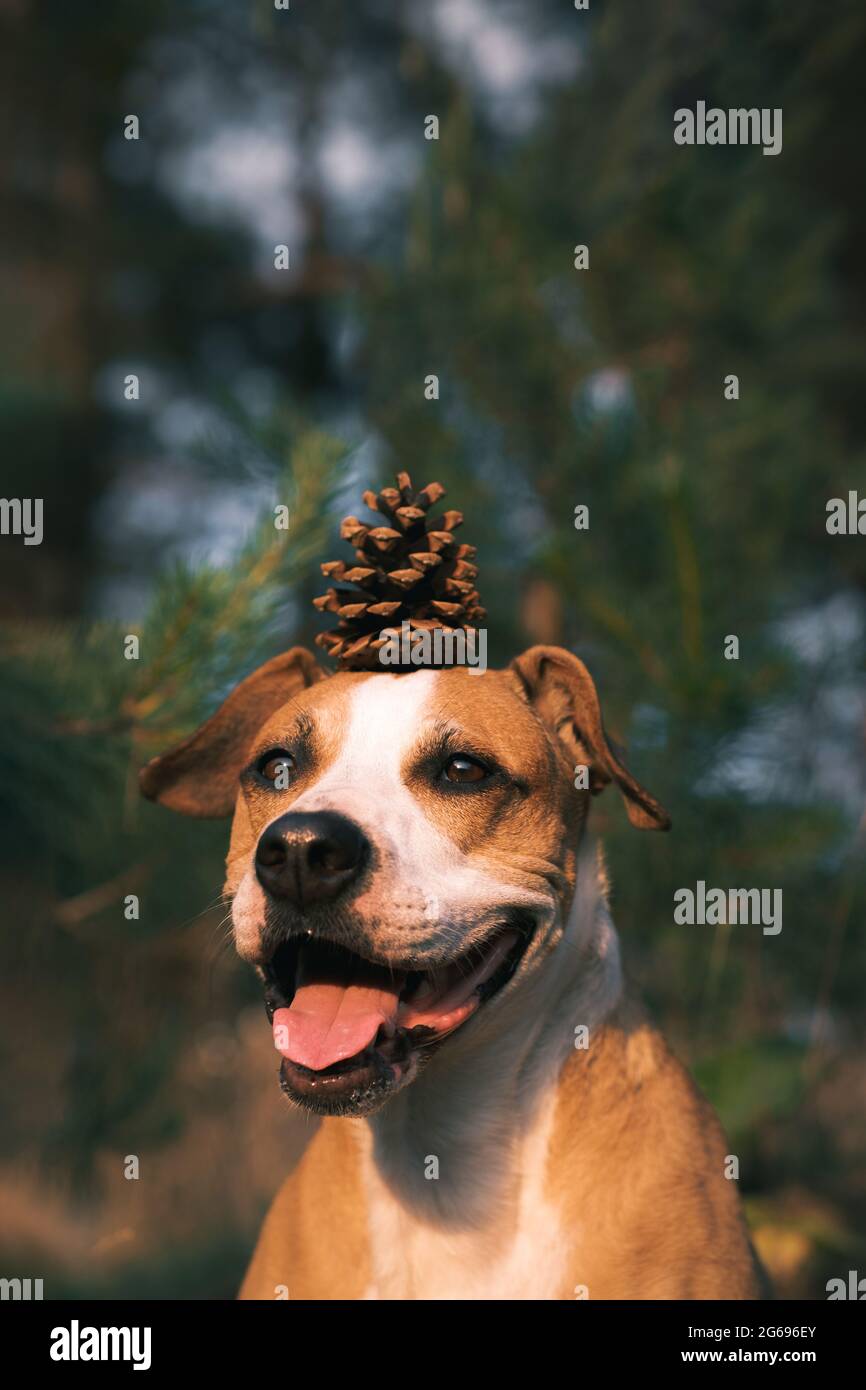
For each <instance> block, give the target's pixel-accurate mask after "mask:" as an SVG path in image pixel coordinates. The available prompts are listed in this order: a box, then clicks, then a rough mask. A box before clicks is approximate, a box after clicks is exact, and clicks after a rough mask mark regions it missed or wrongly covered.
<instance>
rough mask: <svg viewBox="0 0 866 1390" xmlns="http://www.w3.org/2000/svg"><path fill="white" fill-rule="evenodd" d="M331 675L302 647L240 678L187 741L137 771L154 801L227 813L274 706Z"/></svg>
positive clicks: (190, 812)
mask: <svg viewBox="0 0 866 1390" xmlns="http://www.w3.org/2000/svg"><path fill="white" fill-rule="evenodd" d="M326 675H327V672H326V671H323V670H322V668H321V667H320V666H318V665H317V664H316V661H315V659H314V658H313V656H312V654H311V653H310V652H308V651H307V650H306V649H305V648H304V647H292V649H291V651H288V652H282V653H281V655H280V656H275V657H273V658H272V659H271V660H270V661H266V662H265V664H264V666H260V667H259V668H258V670H256V671H253V673H252V675H250V676H247V678H246V680H242V681H241V683H240V685H239V686H237V687H236V688H235V689H234V690H233V691H232V693H231V695H229V696H228V698H227V699H225V700H224V701H223V703H222V704H221V705H220V707H219V709H218V710H217V712H216V714H214V715H212V716H211V718H210V719H208V721H207V722H206V723H205V724H202V726H201V728H200V729H197V730H196V732H195V733H194V734H192V735H191V736H190V737H189V738H187V739H184V741H183V743H178V744H177V745H176V746H175V747H174V748H170V749H169V750H168V752H166V753H161V754H160V756H159V757H158V758H151V760H150V762H149V763H147V764H146V766H145V767H143V768H142V769H141V771H140V772H139V774H138V784H139V786H140V788H141V790H142V792H143V794H144V795H145V796H146V797H148V798H149V800H151V801H159V802H161V803H162V805H163V806H169V807H170V808H171V810H172V811H182V812H183V814H184V815H187V816H227V815H229V814H230V812H231V811H232V810H233V808H234V804H235V798H236V796H237V791H238V775H239V773H240V771H241V769H242V767H243V765H244V759H245V756H246V751H247V748H248V747H249V745H250V742H251V740H252V739H253V737H254V735H255V734H256V732H257V730H258V729H259V728H260V727H261V725H262V724H263V723H264V722H265V720H266V719H267V718H268V716H269V715H271V714H273V712H274V710H276V709H279V707H280V705H284V704H286V702H287V701H289V700H291V698H292V696H293V695H297V694H298V692H299V691H301V690H304V689H305V688H306V687H307V686H309V685H313V684H315V682H316V681H320V680H323V679H324V678H325V677H326Z"/></svg>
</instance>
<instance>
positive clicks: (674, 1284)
mask: <svg viewBox="0 0 866 1390" xmlns="http://www.w3.org/2000/svg"><path fill="white" fill-rule="evenodd" d="M284 745H290V746H291V747H293V748H294V747H297V748H298V749H299V751H300V757H299V760H298V773H297V776H296V778H295V779H294V781H293V782H292V784H291V786H290V787H288V788H286V789H285V790H283V791H279V792H277V791H275V790H274V789H272V788H269V787H268V786H266V785H262V783H261V779H259V780H258V781H257V780H256V778H255V777H251V776H250V775H249V773H248V772H246V773H245V772H244V768H245V767H246V768H247V769H249V767H250V766H252V765H253V764H254V762H255V760H256V759H258V758H260V757H261V756H262V755H264V754H265V753H267V752H269V751H270V750H273V749H274V748H278V747H280V746H284ZM452 746H459V747H460V748H461V751H462V752H464V753H467V754H469V755H470V756H472V755H474V756H475V757H476V758H480V759H481V760H482V761H484V760H485V759H487V760H488V761H490V760H492V762H493V764H494V765H496V766H497V767H498V768H499V769H500V770H502V772H501V775H499V776H498V777H497V778H496V780H494V781H492V782H491V783H490V785H489V786H487V787H486V788H485V790H484V793H483V794H482V795H471V794H467V795H462V796H458V797H455V796H452V795H448V794H446V792H445V790H444V789H443V787H442V785H441V780H440V779H439V777H438V775H432V774H431V770H430V768H431V760H433V761H434V762H435V758H436V757H437V756H439V755H438V754H436V753H435V750H436V749H437V748H441V747H452ZM431 750H433V751H431ZM578 762H581V763H586V764H587V766H588V767H589V768H590V773H591V781H590V790H584V789H577V788H575V786H574V781H573V773H574V767H575V764H576V763H578ZM239 776H240V779H241V781H240V785H241V790H240V792H239V793H238V794H237V799H236V805H235V819H234V824H233V827H232V837H231V845H230V849H229V854H228V860H227V875H226V890H227V892H228V894H229V895H230V896H231V897H232V899H233V909H232V912H233V921H234V931H235V940H236V944H237V949H238V951H239V953H240V954H241V955H242V956H243V957H244V958H245V959H246V960H248V961H250V962H252V963H254V964H256V965H258V966H262V965H264V964H265V963H266V962H267V961H268V960H269V959H270V956H271V954H272V953H273V951H274V949H275V946H276V943H277V942H278V941H279V940H280V939H283V938H284V937H285V934H286V933H292V932H297V931H298V930H299V929H307V928H308V927H309V929H310V930H312V926H311V925H310V924H311V923H313V924H315V929H316V930H321V931H323V932H324V934H325V935H326V936H327V937H328V938H329V939H331V940H332V941H335V942H337V943H341V944H344V945H346V946H347V947H348V948H349V949H351V950H353V951H355V952H357V953H359V954H361V955H363V956H366V957H367V958H369V959H374V960H377V961H379V962H382V963H393V964H394V965H396V966H397V967H399V968H412V969H422V970H423V969H427V968H430V967H432V966H435V965H437V964H439V963H441V962H448V961H451V960H455V959H460V958H462V957H463V956H464V955H465V953H466V952H467V951H468V950H469V949H474V948H475V947H476V946H483V944H484V942H485V941H487V940H489V937H490V933H491V931H495V930H496V928H497V925H501V923H502V921H503V914H504V913H505V912H506V911H507V910H511V911H520V912H523V913H528V914H530V916H531V918H532V920H533V922H534V933H533V935H532V938H531V941H530V943H529V945H528V947H527V949H526V950H525V952H524V954H523V956H522V958H521V960H520V963H519V965H518V967H517V970H516V972H515V973H514V975H513V977H512V978H511V979H510V980H509V981H508V982H507V983H506V984H505V985H504V986H503V987H502V988H501V989H500V990H499V992H498V993H497V994H495V996H494V997H493V998H492V999H491V1000H490V1001H489V1002H488V1003H484V1004H482V1005H481V1006H480V1008H479V1009H478V1011H477V1012H476V1013H475V1015H474V1016H473V1017H471V1018H470V1019H469V1020H468V1022H465V1023H464V1024H463V1025H462V1026H461V1027H460V1028H458V1029H457V1030H456V1032H454V1033H453V1034H452V1035H451V1036H450V1037H447V1038H446V1039H445V1040H444V1042H443V1043H442V1045H441V1046H440V1047H439V1048H438V1049H436V1050H435V1051H434V1053H433V1055H432V1057H431V1058H430V1059H429V1061H428V1062H427V1063H426V1065H424V1064H423V1062H422V1061H420V1060H417V1059H416V1060H415V1061H413V1063H412V1064H411V1066H409V1067H407V1069H406V1072H405V1075H404V1076H403V1077H402V1079H401V1081H400V1084H399V1085H398V1086H397V1087H396V1089H394V1090H392V1091H391V1093H390V1094H389V1096H388V1098H387V1099H386V1100H385V1102H384V1104H383V1105H382V1106H381V1107H380V1108H379V1109H378V1110H374V1111H372V1112H371V1113H369V1114H368V1115H366V1116H365V1118H346V1117H341V1118H328V1119H325V1120H324V1121H323V1122H322V1123H321V1124H320V1125H319V1127H318V1129H317V1131H316V1133H315V1135H314V1137H313V1139H312V1142H311V1143H310V1145H309V1147H308V1148H307V1150H306V1152H305V1154H304V1156H303V1158H302V1160H301V1162H300V1163H299V1165H298V1167H297V1169H296V1170H295V1172H294V1173H293V1174H292V1175H291V1176H290V1178H289V1179H288V1180H287V1181H286V1183H285V1184H284V1185H283V1187H282V1188H281V1189H280V1192H279V1194H278V1196H277V1198H276V1200H275V1201H274V1204H273V1206H272V1208H271V1210H270V1212H269V1214H268V1217H267V1219H266V1221H265V1224H264V1227H263V1229H262V1233H261V1236H260V1239H259V1242H258V1245H257V1248H256V1251H255V1254H254V1256H253V1259H252V1263H251V1265H250V1268H249V1271H248V1273H247V1276H246V1278H245V1280H244V1283H243V1287H242V1290H241V1295H240V1296H241V1297H242V1298H244V1299H275V1298H282V1297H286V1296H287V1297H289V1298H290V1299H364V1298H377V1299H448V1298H461V1299H462V1298H466V1299H484V1298H491V1299H570V1300H571V1299H576V1298H577V1299H583V1298H589V1299H590V1300H593V1299H606V1298H617V1299H656V1298H664V1299H692V1298H753V1297H759V1296H761V1295H762V1293H763V1286H762V1282H761V1273H760V1270H759V1269H758V1267H757V1264H756V1262H755V1259H754V1256H753V1253H752V1249H751V1246H750V1243H749V1239H748V1235H747V1232H746V1229H745V1225H744V1221H743V1217H742V1214H741V1211H740V1206H739V1199H738V1195H737V1191H736V1187H737V1184H736V1182H735V1181H732V1180H730V1179H728V1178H726V1177H725V1156H726V1144H725V1140H724V1137H723V1135H722V1132H721V1130H720V1128H719V1125H718V1122H717V1121H716V1119H715V1116H714V1115H713V1113H712V1110H711V1109H710V1107H709V1105H708V1104H707V1103H706V1101H705V1100H704V1099H703V1098H702V1097H701V1096H700V1095H699V1093H698V1092H697V1090H696V1089H695V1087H694V1085H693V1084H692V1082H691V1081H690V1079H689V1078H688V1076H687V1074H686V1073H685V1071H684V1070H683V1068H682V1067H681V1066H680V1064H679V1063H678V1062H677V1061H676V1060H675V1059H674V1058H673V1056H672V1055H671V1054H670V1052H669V1051H668V1049H667V1048H666V1046H665V1044H664V1042H663V1041H662V1039H661V1037H660V1036H659V1034H658V1033H657V1032H656V1031H655V1030H654V1029H653V1028H652V1027H651V1026H650V1025H649V1024H648V1023H647V1022H646V1020H645V1019H644V1018H643V1016H642V1015H641V1014H640V1012H639V1010H637V1009H636V1008H635V1007H634V1006H633V1005H631V1004H629V1003H628V1002H627V1001H626V999H625V996H624V993H623V986H622V978H621V969H620V962H619V947H618V941H617V935H616V931H615V929H614V926H613V923H612V921H611V918H610V913H609V910H608V905H607V892H606V888H607V885H606V876H605V873H604V868H603V864H602V863H601V860H600V858H599V856H598V854H597V852H596V850H595V848H594V847H593V845H592V844H591V842H590V840H589V839H588V838H587V837H586V836H585V833H584V832H585V823H586V818H587V811H588V806H589V800H590V791H592V792H597V791H600V790H601V789H602V788H603V787H604V786H605V785H606V784H608V783H614V784H615V785H616V786H617V788H618V789H619V791H620V792H621V794H622V796H623V799H624V802H625V806H626V810H627V812H628V815H629V818H630V819H631V821H632V823H633V824H634V825H635V826H638V827H639V828H642V829H649V828H654V829H665V828H667V826H668V824H669V820H668V817H667V814H666V812H665V811H664V809H663V808H662V807H661V806H660V805H659V804H658V802H657V801H655V799H654V798H653V797H652V796H651V795H650V794H649V792H647V791H646V789H645V788H643V787H642V786H641V785H640V784H639V783H638V782H637V781H635V779H634V778H633V777H632V776H631V774H630V773H629V772H628V771H627V769H626V768H625V767H624V766H623V765H622V763H621V762H620V761H619V759H618V757H617V756H616V754H615V753H614V751H613V749H612V748H611V746H610V744H609V743H608V740H607V737H606V734H605V732H604V727H603V723H602V718H601V710H600V705H599V702H598V698H597V695H596V692H595V686H594V685H593V683H592V680H591V678H590V676H589V673H588V672H587V670H586V668H585V667H584V666H583V664H582V663H581V662H580V661H579V660H578V659H577V658H576V657H574V656H573V655H572V654H570V653H568V652H564V651H560V650H558V649H556V648H548V647H538V648H533V649H532V650H531V651H529V652H527V653H524V655H523V656H521V657H519V658H518V659H517V660H516V661H515V662H514V663H513V664H512V666H511V667H510V668H509V669H508V670H506V671H490V672H487V673H485V674H483V675H475V676H473V675H470V674H468V673H467V672H466V671H461V670H453V671H439V672H433V671H419V672H417V673H413V674H408V675H401V676H396V675H377V674H375V673H370V674H364V675H361V674H341V675H338V676H334V677H331V678H329V679H327V680H324V679H321V678H320V676H319V674H318V673H317V672H316V670H315V669H314V667H313V665H312V664H311V659H310V658H309V657H308V654H305V653H303V652H302V651H300V649H295V650H294V651H293V652H291V653H288V654H287V655H286V656H285V657H284V658H277V659H275V661H274V662H271V663H268V665H267V666H266V667H263V668H261V669H260V671H259V672H257V673H254V674H253V675H252V676H250V677H248V678H247V680H246V681H245V682H244V683H243V685H242V686H241V687H239V688H238V690H237V691H236V692H234V694H233V695H232V696H230V697H229V700H228V701H227V702H226V705H225V706H224V707H223V710H222V711H220V712H218V714H217V715H215V716H214V718H213V719H212V720H211V721H209V722H208V724H207V725H205V726H204V727H203V729H202V730H200V731H199V733H198V734H196V735H194V736H193V738H192V739H190V740H187V741H186V742H185V743H184V744H183V745H181V746H180V748H178V749H175V750H172V751H171V752H169V753H168V754H166V755H164V756H163V758H161V759H155V760H154V761H153V762H152V763H151V764H149V765H148V768H147V769H146V770H145V773H144V775H143V785H144V788H145V791H146V793H147V794H148V795H152V796H155V797H157V798H158V799H161V800H163V801H165V802H166V803H167V804H169V805H174V806H176V807H179V808H180V809H183V810H186V811H187V812H190V813H192V814H217V813H219V810H220V808H223V807H224V806H225V804H226V801H227V798H230V793H231V790H232V788H233V787H234V786H237V783H238V777H239ZM289 810H291V811H293V812H294V811H298V812H304V813H309V812H318V811H323V810H327V811H333V812H337V813H339V814H341V815H344V816H346V817H348V818H350V819H351V820H352V821H354V822H355V823H356V824H357V825H358V826H360V827H362V828H363V831H364V833H365V835H367V836H368V837H369V839H370V841H371V843H372V844H373V845H374V846H375V851H376V866H375V872H374V873H371V874H369V875H367V876H366V878H364V879H363V880H362V881H361V882H359V885H358V886H357V888H356V889H355V891H354V892H353V893H352V894H351V895H350V896H349V897H348V900H347V901H345V902H337V903H336V904H335V905H334V907H333V909H328V910H327V912H325V913H324V914H323V915H321V916H320V917H318V918H315V917H302V918H300V920H299V919H298V918H297V915H295V916H294V917H292V916H291V914H288V915H287V913H286V911H285V909H281V908H280V905H279V904H278V903H274V902H268V901H267V900H266V895H265V892H264V890H263V888H262V885H261V883H260V882H259V879H258V876H257V873H256V869H255V864H254V855H255V847H256V844H257V842H258V839H259V837H260V836H261V834H262V832H263V831H264V830H265V829H266V828H267V827H268V826H269V825H271V824H272V823H273V821H274V820H275V818H276V817H279V816H282V815H284V814H285V813H286V812H287V811H289ZM281 912H282V916H281V915H280V914H281ZM281 933H282V936H281ZM407 962H408V963H409V964H408V965H407ZM576 1030H577V1031H581V1030H588V1039H589V1045H588V1047H586V1048H585V1049H583V1048H582V1047H578V1046H576V1045H575V1044H576ZM433 1168H435V1172H433V1171H432V1169H433Z"/></svg>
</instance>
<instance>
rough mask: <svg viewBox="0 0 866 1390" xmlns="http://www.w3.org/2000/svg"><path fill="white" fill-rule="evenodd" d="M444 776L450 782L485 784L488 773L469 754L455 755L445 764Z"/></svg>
mask: <svg viewBox="0 0 866 1390" xmlns="http://www.w3.org/2000/svg"><path fill="white" fill-rule="evenodd" d="M442 775H443V776H444V777H445V778H446V780H447V781H449V782H483V781H484V779H485V777H487V775H488V773H487V768H486V767H484V766H483V765H482V764H481V763H479V762H476V760H475V759H474V758H470V757H469V755H468V754H467V753H455V755H454V757H453V758H449V759H448V762H447V763H446V764H445V767H444V768H443V770H442Z"/></svg>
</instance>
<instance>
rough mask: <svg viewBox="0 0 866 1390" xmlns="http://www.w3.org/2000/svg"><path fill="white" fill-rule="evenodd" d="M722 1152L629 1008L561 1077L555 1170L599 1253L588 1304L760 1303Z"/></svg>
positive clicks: (709, 1120)
mask: <svg viewBox="0 0 866 1390" xmlns="http://www.w3.org/2000/svg"><path fill="white" fill-rule="evenodd" d="M727 1150H728V1145H727V1143H726V1141H725V1136H724V1133H723V1130H722V1127H721V1125H720V1124H719V1121H718V1119H717V1117H716V1115H715V1113H714V1111H713V1109H712V1107H711V1105H710V1104H709V1102H708V1101H707V1100H706V1099H705V1097H704V1096H702V1095H701V1093H700V1091H699V1090H698V1088H697V1086H696V1085H695V1083H694V1082H693V1081H692V1079H691V1077H690V1076H689V1074H688V1072H687V1071H686V1069H685V1067H684V1066H683V1065H682V1064H681V1063H680V1062H679V1060H678V1059H677V1058H676V1057H675V1056H674V1054H673V1052H672V1051H671V1050H670V1048H669V1047H668V1045H667V1043H666V1042H665V1040H664V1039H663V1037H662V1036H661V1034H660V1033H659V1031H658V1030H657V1029H656V1028H655V1027H654V1026H653V1025H652V1024H651V1022H650V1021H649V1019H648V1018H647V1016H646V1014H645V1012H644V1011H643V1009H642V1008H641V1007H640V1006H639V1005H638V1004H636V1003H635V1002H633V1001H631V1000H628V999H627V1000H625V1001H623V1002H622V1003H621V1004H620V1005H619V1006H618V1007H617V1009H616V1010H615V1011H614V1012H613V1013H612V1014H611V1015H610V1016H609V1017H608V1018H607V1019H606V1020H605V1023H604V1025H602V1026H601V1027H600V1028H599V1030H598V1034H597V1036H596V1037H595V1038H593V1037H592V1036H590V1038H589V1040H588V1046H587V1047H586V1048H585V1049H584V1050H577V1049H576V1050H575V1052H574V1054H573V1055H572V1056H570V1057H569V1060H568V1061H567V1062H566V1064H565V1066H564V1068H563V1071H562V1073H561V1076H560V1085H559V1094H558V1100H557V1115H556V1122H555V1125H554V1130H553V1134H552V1138H551V1146H550V1153H549V1160H548V1161H549V1169H548V1171H549V1173H551V1174H552V1175H555V1188H556V1193H555V1196H556V1200H557V1201H558V1202H559V1203H560V1205H561V1208H562V1209H563V1212H564V1218H565V1222H566V1224H567V1225H568V1226H569V1227H571V1228H573V1229H575V1230H580V1231H584V1232H587V1233H588V1232H590V1231H591V1232H592V1239H591V1241H589V1242H588V1244H587V1246H586V1248H588V1249H589V1248H591V1249H592V1251H593V1252H594V1258H593V1262H592V1264H591V1265H589V1266H586V1267H584V1266H582V1265H581V1264H580V1263H579V1262H578V1265H577V1266H576V1268H575V1270H574V1280H575V1284H585V1285H586V1286H587V1287H590V1286H592V1287H590V1293H589V1296H590V1297H626V1298H706V1297H727V1298H754V1297H760V1296H761V1292H760V1287H759V1282H758V1274H757V1271H756V1266H755V1262H754V1257H753V1254H752V1250H751V1246H750V1243H749V1238H748V1233H747V1231H746V1227H745V1223H744V1220H743V1217H742V1213H741V1210H740V1204H739V1196H738V1193H737V1183H736V1181H734V1180H732V1179H731V1176H730V1171H731V1170H730V1166H729V1164H728V1159H729V1157H730V1155H729V1154H728V1152H727ZM593 1288H594V1290H595V1291H594V1292H593Z"/></svg>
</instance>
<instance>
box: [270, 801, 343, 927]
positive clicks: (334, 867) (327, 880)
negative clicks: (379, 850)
mask: <svg viewBox="0 0 866 1390" xmlns="http://www.w3.org/2000/svg"><path fill="white" fill-rule="evenodd" d="M367 850H368V844H367V840H366V838H365V836H364V835H363V834H362V832H361V831H360V830H359V828H358V826H357V825H355V824H354V822H353V821H350V820H347V819H346V817H345V816H338V815H337V814H336V813H335V812H334V811H316V812H314V813H312V814H310V815H302V814H300V813H298V812H292V811H288V812H287V813H286V814H285V815H284V816H280V817H279V819H278V820H275V821H273V822H272V824H271V825H269V826H268V828H267V830H266V831H265V832H264V834H263V835H262V837H261V839H260V840H259V843H258V846H257V848H256V874H257V875H258V880H259V883H260V884H261V885H262V887H263V888H264V889H265V890H266V891H267V892H268V893H271V894H272V895H273V896H274V897H275V898H287V899H288V900H289V901H290V902H291V903H293V904H294V905H295V906H296V907H306V906H308V905H309V904H310V903H321V902H329V901H330V900H331V899H332V898H336V896H337V894H338V893H341V892H342V891H343V889H344V888H346V887H347V886H348V885H349V884H350V883H351V882H352V881H353V880H354V879H356V878H357V877H358V875H359V873H360V872H361V869H362V867H363V865H364V861H365V859H366V857H367Z"/></svg>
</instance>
